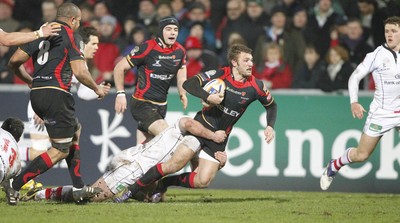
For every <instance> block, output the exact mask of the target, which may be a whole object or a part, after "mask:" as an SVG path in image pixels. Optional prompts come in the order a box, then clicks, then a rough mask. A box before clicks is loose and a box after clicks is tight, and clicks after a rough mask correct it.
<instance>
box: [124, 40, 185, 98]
mask: <svg viewBox="0 0 400 223" xmlns="http://www.w3.org/2000/svg"><path fill="white" fill-rule="evenodd" d="M126 59H127V61H128V63H129V64H130V65H131V66H132V67H133V66H136V67H137V68H138V77H137V84H136V89H135V91H134V92H133V97H134V98H137V99H139V100H145V101H149V102H152V103H155V104H165V103H166V101H167V94H168V89H169V87H170V85H171V81H172V79H173V78H174V77H175V76H176V74H177V72H178V70H179V69H181V68H182V67H184V66H186V51H185V49H184V48H183V47H182V45H180V44H179V43H177V42H175V43H174V44H173V45H172V47H171V48H163V47H162V43H161V41H160V40H159V39H158V38H156V39H152V40H148V41H146V42H144V43H143V44H141V45H140V46H137V47H135V48H134V49H133V50H132V51H131V53H130V54H129V55H127V56H126Z"/></svg>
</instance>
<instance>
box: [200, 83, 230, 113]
mask: <svg viewBox="0 0 400 223" xmlns="http://www.w3.org/2000/svg"><path fill="white" fill-rule="evenodd" d="M225 88H226V85H225V82H224V81H223V80H222V79H220V78H216V79H212V80H211V81H210V82H208V83H207V84H206V85H204V87H203V89H204V90H205V91H207V92H208V93H209V94H219V93H225ZM201 103H202V104H203V105H204V106H206V107H209V106H210V104H208V103H207V102H205V101H203V100H201Z"/></svg>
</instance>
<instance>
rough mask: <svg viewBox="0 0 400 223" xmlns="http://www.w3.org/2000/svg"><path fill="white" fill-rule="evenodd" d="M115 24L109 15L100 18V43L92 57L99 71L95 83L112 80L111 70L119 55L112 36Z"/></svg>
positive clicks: (115, 20) (113, 18) (115, 21)
mask: <svg viewBox="0 0 400 223" xmlns="http://www.w3.org/2000/svg"><path fill="white" fill-rule="evenodd" d="M116 24H117V19H116V18H115V17H113V16H110V15H106V16H103V17H101V19H100V35H101V36H100V43H99V49H98V50H97V53H96V56H95V57H94V64H95V66H96V68H97V69H98V71H99V76H98V77H96V78H95V80H96V82H97V83H101V82H103V81H108V82H111V83H112V82H113V76H112V72H113V70H114V66H115V64H116V62H117V61H116V60H117V59H118V57H119V55H120V51H119V48H118V45H117V44H116V43H115V38H113V33H114V30H115V27H116Z"/></svg>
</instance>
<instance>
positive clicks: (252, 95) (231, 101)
mask: <svg viewBox="0 0 400 223" xmlns="http://www.w3.org/2000/svg"><path fill="white" fill-rule="evenodd" d="M197 77H198V78H199V79H200V80H201V83H202V84H201V85H202V86H204V85H205V84H207V83H208V82H209V81H210V80H212V79H215V78H220V79H222V80H224V82H225V84H226V90H225V97H224V100H223V101H222V102H221V104H219V105H216V106H212V107H204V108H203V110H202V111H201V112H199V113H197V115H196V117H195V119H196V120H198V121H200V122H204V121H205V122H206V123H208V125H209V126H210V127H211V128H212V129H213V130H224V131H226V133H227V134H229V133H230V132H231V130H232V128H233V125H234V124H235V123H236V122H237V121H238V120H239V118H240V117H241V116H242V115H243V113H244V112H245V111H246V109H247V107H248V106H249V105H250V104H251V103H252V102H253V101H255V100H258V101H260V102H261V104H262V105H263V106H264V107H267V106H269V105H270V104H271V103H272V102H273V101H274V99H273V97H272V96H271V94H270V92H269V90H263V86H264V85H263V82H262V81H261V80H258V79H256V78H254V77H253V76H250V77H248V78H247V80H246V81H245V82H241V81H235V80H234V79H233V78H232V75H231V68H230V67H223V68H221V69H219V70H210V71H207V72H204V73H200V74H197ZM201 119H202V120H201Z"/></svg>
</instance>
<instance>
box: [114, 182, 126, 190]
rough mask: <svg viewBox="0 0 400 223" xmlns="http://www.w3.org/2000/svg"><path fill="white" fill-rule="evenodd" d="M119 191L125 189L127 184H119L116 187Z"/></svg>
mask: <svg viewBox="0 0 400 223" xmlns="http://www.w3.org/2000/svg"><path fill="white" fill-rule="evenodd" d="M115 189H116V190H117V191H118V192H121V191H122V190H123V189H125V186H124V185H122V184H118V186H117V187H116V188H115Z"/></svg>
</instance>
